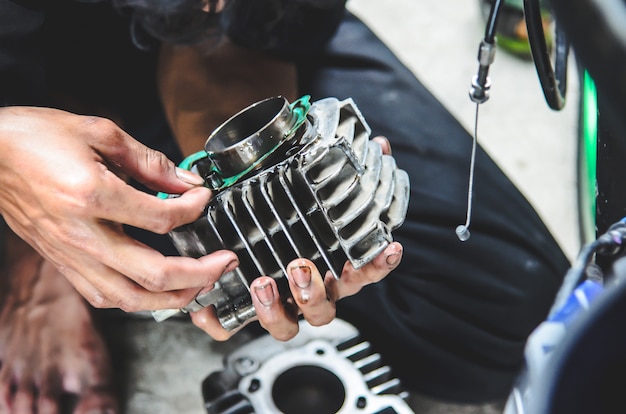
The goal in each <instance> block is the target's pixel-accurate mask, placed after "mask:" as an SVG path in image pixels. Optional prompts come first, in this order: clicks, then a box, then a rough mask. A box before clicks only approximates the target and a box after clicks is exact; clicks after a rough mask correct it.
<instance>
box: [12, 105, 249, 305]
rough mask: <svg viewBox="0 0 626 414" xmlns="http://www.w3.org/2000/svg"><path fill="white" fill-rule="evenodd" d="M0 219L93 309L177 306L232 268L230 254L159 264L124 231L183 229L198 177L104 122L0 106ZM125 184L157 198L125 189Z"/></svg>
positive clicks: (193, 215)
mask: <svg viewBox="0 0 626 414" xmlns="http://www.w3.org/2000/svg"><path fill="white" fill-rule="evenodd" d="M0 153H1V154H2V157H1V158H0V213H1V214H2V216H3V217H4V219H5V220H6V222H7V224H8V225H9V227H11V228H12V229H13V231H15V232H16V233H17V234H18V235H19V236H20V237H22V238H23V239H24V240H26V241H27V242H28V243H29V244H30V245H31V246H33V247H34V248H35V249H36V250H37V251H38V252H39V253H40V254H41V255H42V256H43V257H45V258H46V259H48V260H49V261H50V262H52V263H53V264H54V265H55V266H56V267H57V268H58V269H59V270H60V271H61V273H63V274H64V275H65V277H67V278H68V280H69V281H70V282H71V283H72V284H73V285H74V287H75V288H76V289H77V290H78V291H79V292H80V293H81V294H82V295H83V296H84V297H85V298H86V299H87V300H88V301H89V302H90V303H91V304H92V305H93V306H95V307H98V308H108V307H116V308H120V309H122V310H124V311H127V312H133V311H140V310H154V309H166V308H180V307H184V306H186V305H187V304H188V303H189V302H190V301H191V300H192V299H193V298H194V297H195V296H196V294H197V293H198V292H199V291H200V290H201V289H205V288H207V287H208V286H211V285H213V283H214V282H215V281H216V280H217V279H218V278H219V277H220V276H221V275H222V274H223V273H224V272H225V271H228V270H232V269H234V268H235V267H236V266H237V265H238V260H237V257H236V255H235V254H234V253H232V252H230V251H226V250H224V251H217V252H214V253H212V254H210V255H208V256H205V257H201V258H198V259H194V258H190V257H165V256H163V255H162V254H161V253H159V252H158V251H156V250H154V249H152V248H150V247H148V246H145V245H143V244H141V243H139V242H137V241H136V240H134V239H132V238H131V237H129V236H127V235H126V234H125V233H124V231H123V228H122V225H123V224H127V225H131V226H134V227H138V228H141V229H145V230H148V231H151V232H154V233H159V234H165V233H167V232H169V231H170V230H172V229H174V228H175V227H178V226H180V225H182V224H185V223H189V222H192V221H193V220H195V219H197V218H198V217H199V216H200V214H201V213H202V211H203V209H204V207H205V205H206V204H207V202H208V201H209V199H210V197H211V191H210V190H209V189H207V188H205V187H203V186H202V185H201V184H202V179H201V178H200V177H198V176H197V175H195V174H193V173H190V172H188V171H183V170H181V169H178V168H176V166H175V165H174V164H173V163H172V162H171V161H170V160H168V159H167V158H166V157H165V156H164V155H163V154H162V153H159V152H157V151H153V150H151V149H149V148H147V147H146V146H144V145H142V144H141V143H139V142H138V141H136V140H135V139H133V138H132V137H130V136H129V135H128V134H126V133H125V132H124V131H122V130H121V129H120V128H119V127H118V126H117V125H115V124H114V123H113V122H111V121H108V120H106V119H103V118H98V117H91V116H80V115H75V114H71V113H68V112H64V111H60V110H55V109H49V108H33V107H5V108H0ZM129 177H132V178H134V179H135V180H137V181H139V182H141V183H143V184H144V185H146V186H147V187H149V188H151V189H153V190H155V191H163V192H166V193H172V194H181V196H180V197H177V198H171V199H166V200H163V199H160V198H158V197H155V196H154V195H151V194H147V193H144V192H142V191H139V190H137V189H135V188H133V187H132V186H130V185H129V184H127V182H126V180H127V178H129Z"/></svg>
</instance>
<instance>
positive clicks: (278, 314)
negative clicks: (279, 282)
mask: <svg viewBox="0 0 626 414" xmlns="http://www.w3.org/2000/svg"><path fill="white" fill-rule="evenodd" d="M250 293H251V296H252V303H253V304H254V308H255V310H256V314H257V317H258V319H259V323H260V324H261V326H262V327H263V328H265V330H267V331H268V332H269V333H270V334H271V335H272V336H273V337H274V338H276V339H278V340H279V341H287V340H289V339H291V338H293V337H294V336H296V334H297V333H298V313H297V309H295V308H292V307H290V305H289V304H288V303H283V302H282V301H281V300H280V296H279V293H278V288H277V286H276V281H275V280H274V279H272V278H271V277H268V276H262V277H259V278H257V279H255V280H253V281H252V283H251V284H250Z"/></svg>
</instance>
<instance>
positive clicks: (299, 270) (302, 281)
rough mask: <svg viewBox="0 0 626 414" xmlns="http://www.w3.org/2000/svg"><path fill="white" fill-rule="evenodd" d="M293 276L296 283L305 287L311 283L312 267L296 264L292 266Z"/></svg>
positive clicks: (302, 287)
mask: <svg viewBox="0 0 626 414" xmlns="http://www.w3.org/2000/svg"><path fill="white" fill-rule="evenodd" d="M290 273H291V278H292V279H293V281H294V282H295V284H296V285H297V286H298V287H299V288H300V289H304V288H307V287H309V285H310V284H311V268H310V267H309V266H296V267H292V268H291V271H290Z"/></svg>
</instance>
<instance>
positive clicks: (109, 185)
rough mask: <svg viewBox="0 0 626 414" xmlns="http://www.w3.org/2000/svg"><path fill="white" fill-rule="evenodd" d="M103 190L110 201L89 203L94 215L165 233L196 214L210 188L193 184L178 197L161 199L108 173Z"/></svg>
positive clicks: (200, 211)
mask: <svg viewBox="0 0 626 414" xmlns="http://www.w3.org/2000/svg"><path fill="white" fill-rule="evenodd" d="M104 185H105V189H104V190H103V193H104V194H106V197H107V198H108V199H109V200H110V201H111V203H114V204H113V205H112V204H111V203H101V205H97V206H93V207H94V208H93V210H92V211H91V214H92V215H93V216H95V217H98V218H101V219H105V220H109V221H113V222H116V223H124V224H128V225H131V226H134V227H138V228H141V229H144V230H149V231H151V232H153V233H159V234H165V233H167V232H169V231H170V230H172V229H174V228H176V227H179V226H182V225H183V224H187V223H191V222H193V221H195V220H197V219H198V217H200V215H201V214H202V212H203V211H204V208H205V207H206V205H207V204H208V202H209V200H210V199H211V190H209V189H208V188H206V187H194V188H192V189H190V190H188V191H186V192H184V193H183V194H181V195H180V196H179V197H171V198H167V199H161V198H159V197H155V196H154V195H152V194H148V193H144V192H143V191H139V190H137V189H135V188H133V187H131V186H129V185H128V184H126V183H124V182H123V181H122V180H120V179H119V178H118V177H114V176H113V175H109V176H108V177H107V180H106V182H105V183H104Z"/></svg>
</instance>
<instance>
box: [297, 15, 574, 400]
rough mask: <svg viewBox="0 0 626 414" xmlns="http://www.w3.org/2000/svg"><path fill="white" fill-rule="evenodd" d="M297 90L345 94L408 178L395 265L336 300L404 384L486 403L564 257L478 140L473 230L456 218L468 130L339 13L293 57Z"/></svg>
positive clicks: (502, 383) (501, 392) (544, 306)
mask: <svg viewBox="0 0 626 414" xmlns="http://www.w3.org/2000/svg"><path fill="white" fill-rule="evenodd" d="M294 59H295V60H296V62H297V63H298V76H299V79H300V80H299V82H300V92H301V93H302V94H310V95H311V96H312V98H313V100H316V99H319V98H323V97H326V96H335V97H337V98H339V99H343V98H347V97H351V98H353V99H354V101H355V103H356V104H357V106H358V107H359V109H360V110H361V111H362V113H363V115H364V116H365V119H366V120H367V122H368V123H369V124H370V126H371V128H372V131H373V134H374V135H384V136H386V137H387V138H388V139H389V140H390V141H391V144H392V149H393V155H394V157H395V159H396V161H397V163H398V166H399V167H400V168H402V169H404V170H405V171H407V172H408V174H409V176H410V179H411V198H410V202H409V211H408V215H407V219H406V221H405V223H404V224H403V225H402V227H400V228H399V229H398V230H397V231H396V232H395V233H394V237H395V238H396V239H397V240H398V241H399V242H401V243H402V244H403V245H404V249H405V250H404V257H403V260H402V263H401V265H400V267H399V268H398V269H396V270H395V271H394V272H393V273H392V274H390V275H389V276H388V277H387V278H386V279H385V280H383V281H382V282H380V283H377V284H375V285H371V286H368V287H366V288H365V289H364V290H363V291H362V292H360V293H359V294H358V295H356V296H354V297H350V298H346V299H343V300H342V301H340V302H339V303H338V316H339V317H341V318H343V319H345V320H347V321H349V322H350V323H352V324H354V325H355V326H356V327H357V328H358V329H359V330H360V331H361V332H362V333H363V334H364V335H365V336H366V337H367V338H368V339H369V340H370V341H371V342H372V344H373V345H374V346H375V347H376V348H377V349H378V350H379V351H380V352H381V354H382V355H383V358H384V359H385V360H386V361H387V362H388V363H390V364H391V366H392V367H393V368H394V370H395V372H396V374H398V375H399V376H400V378H401V380H402V381H403V382H404V384H405V385H406V386H408V387H409V388H411V389H414V390H417V391H419V392H421V393H425V394H427V395H430V396H432V397H435V398H443V399H447V400H452V401H457V402H466V403H471V402H484V401H487V400H492V399H497V398H502V397H504V396H506V395H507V394H508V392H509V390H510V386H511V384H512V381H513V380H514V378H515V376H516V374H517V372H518V370H519V369H520V366H521V363H522V358H523V347H524V344H525V340H526V337H527V336H528V334H529V333H530V332H531V330H532V329H533V328H534V327H535V326H536V325H537V324H538V323H540V322H541V321H542V320H543V319H544V318H545V316H546V314H547V312H548V309H549V307H550V305H551V304H552V301H553V298H554V295H555V293H556V290H557V289H558V287H559V286H560V283H561V280H562V277H563V276H564V274H565V272H566V271H567V269H568V267H569V263H568V261H567V259H566V257H565V256H564V254H563V253H562V251H561V250H560V248H559V247H558V245H557V243H556V242H555V241H554V239H553V237H552V236H551V235H550V233H549V232H548V230H547V229H546V227H545V226H544V224H543V223H542V222H541V220H540V218H539V217H538V216H537V214H536V213H535V211H534V210H533V208H532V207H531V206H530V205H529V203H528V201H527V200H526V199H525V198H524V196H523V195H522V194H520V192H519V191H518V190H517V189H516V188H515V187H514V185H513V184H512V183H511V182H510V181H509V179H508V178H507V177H506V176H505V174H504V173H503V172H502V171H501V170H500V169H499V167H498V166H497V165H496V164H495V163H494V162H493V161H492V160H491V159H490V158H489V157H488V156H487V155H486V153H485V152H484V151H482V150H480V149H479V150H478V153H477V160H476V172H475V186H474V196H473V197H474V198H473V216H472V224H471V238H470V239H469V240H468V241H466V242H461V241H459V240H458V238H457V237H456V234H455V231H454V230H455V228H456V226H457V225H458V224H461V223H464V221H465V211H466V203H467V180H468V171H469V162H470V153H471V145H472V141H471V136H470V135H469V134H468V133H467V132H466V131H465V130H464V129H463V128H462V126H461V125H460V124H459V122H458V121H457V120H455V119H454V118H453V117H452V115H451V114H450V113H449V112H448V111H447V110H446V109H445V108H444V107H443V106H442V105H441V103H440V102H438V101H437V100H436V99H435V98H434V97H433V95H431V93H430V92H429V91H428V90H427V89H426V88H425V87H424V85H422V84H421V83H420V81H419V80H418V79H416V77H415V76H414V75H413V74H412V73H411V72H410V71H409V70H408V69H407V68H406V67H404V66H403V64H402V63H401V62H400V61H399V60H398V59H397V58H396V57H395V56H394V55H393V54H392V52H391V51H390V50H389V49H388V48H387V47H386V46H385V45H384V44H383V43H382V42H381V41H380V40H379V39H377V38H376V36H375V35H374V34H373V33H372V32H371V31H370V30H369V29H368V28H367V27H366V26H365V25H364V24H363V23H362V22H360V21H359V20H358V19H357V18H356V17H354V16H352V15H350V14H349V13H346V15H345V18H344V20H343V22H342V24H341V25H340V28H339V31H338V32H337V34H336V35H335V36H334V38H333V39H332V41H331V42H330V44H329V45H328V47H327V48H326V49H325V50H323V51H322V52H320V53H318V54H313V55H309V56H304V57H303V56H300V57H295V58H294Z"/></svg>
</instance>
